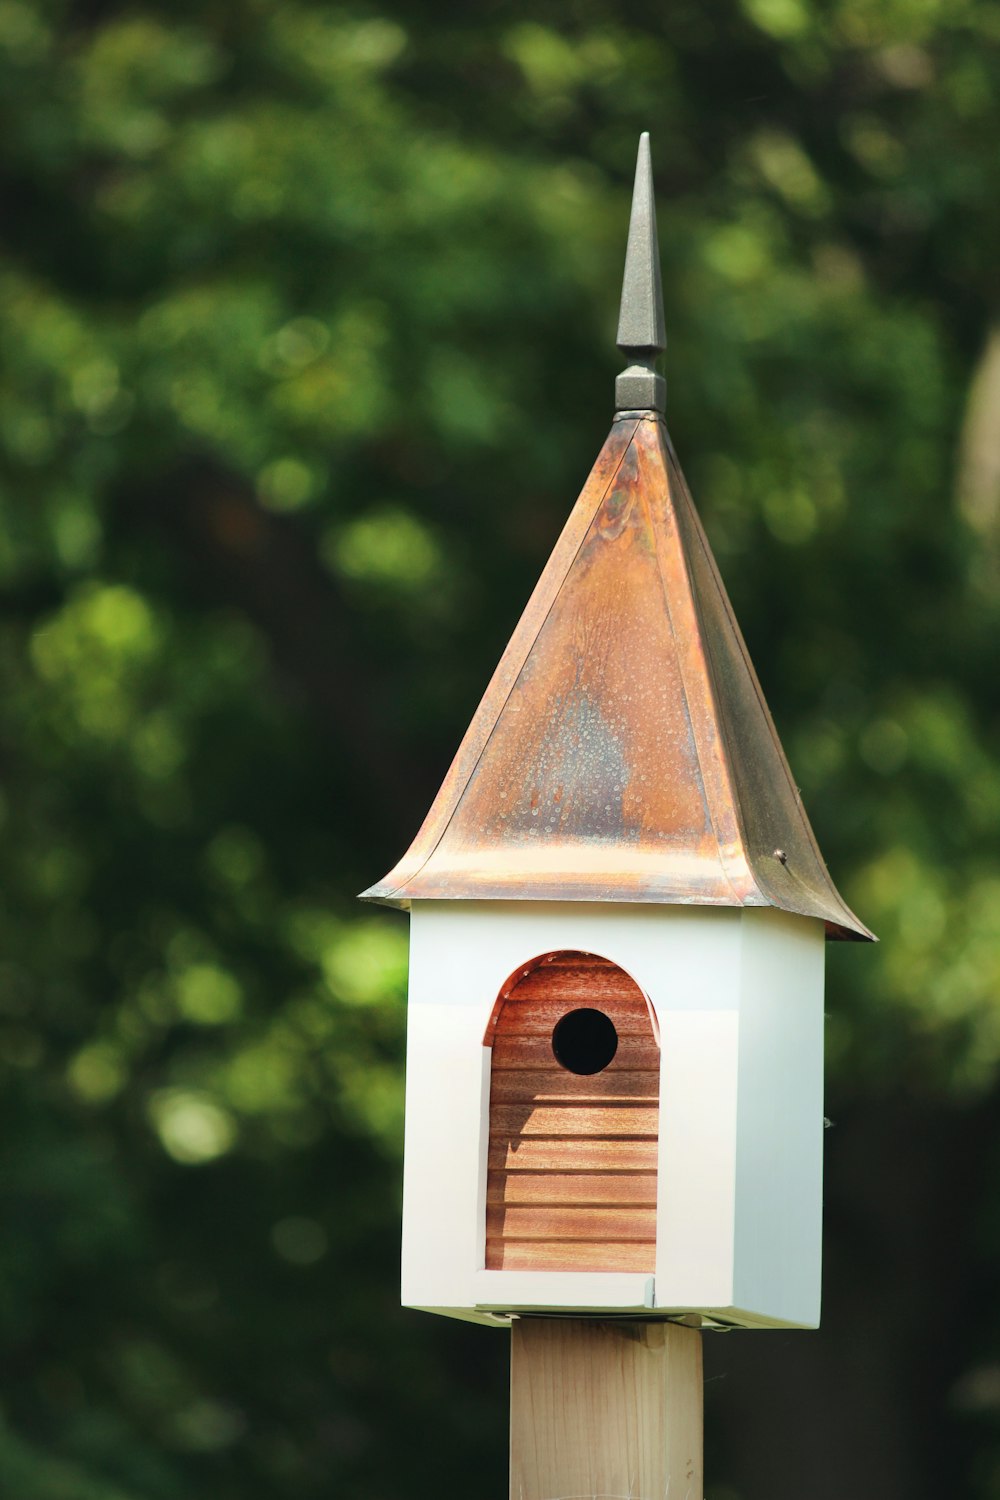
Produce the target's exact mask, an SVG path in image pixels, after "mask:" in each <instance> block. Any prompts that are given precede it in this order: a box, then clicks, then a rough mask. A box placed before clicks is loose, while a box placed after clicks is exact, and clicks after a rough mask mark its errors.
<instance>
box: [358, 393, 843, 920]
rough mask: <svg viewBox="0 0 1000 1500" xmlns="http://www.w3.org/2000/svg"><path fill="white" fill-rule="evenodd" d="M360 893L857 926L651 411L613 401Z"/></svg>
mask: <svg viewBox="0 0 1000 1500" xmlns="http://www.w3.org/2000/svg"><path fill="white" fill-rule="evenodd" d="M364 895H365V896H366V897H367V898H368V899H371V900H377V901H382V902H386V903H389V904H391V905H396V906H407V905H409V903H410V901H411V900H416V899H437V900H440V899H442V898H445V899H448V898H466V899H467V898H476V899H494V900H496V899H513V900H523V899H537V900H542V899H544V900H564V901H565V900H571V901H636V902H670V903H680V904H686V905H714V906H776V907H780V908H782V909H783V910H785V911H790V912H796V913H799V914H801V915H803V916H809V917H819V918H822V919H823V921H824V922H825V923H826V925H827V931H828V933H829V934H830V936H832V937H841V938H855V939H858V938H860V939H864V938H870V937H871V934H870V933H869V932H868V931H867V929H866V928H865V927H864V926H862V924H861V923H860V922H859V921H858V919H857V918H856V917H855V916H854V915H853V913H852V912H850V911H849V910H848V908H847V907H846V906H845V905H844V902H843V901H842V900H841V898H840V896H839V895H838V893H837V890H836V888H835V887H834V885H833V882H832V881H831V879H830V877H829V875H828V874H827V871H826V866H825V865H824V863H823V859H822V856H821V855H820V852H819V849H818V848H817V845H816V841H815V839H814V837H813V834H812V830H811V829H810V827H809V822H808V819H807V818H806V815H805V811H804V809H803V807H802V803H801V800H800V798H799V795H798V792H797V790H796V787H795V784H794V782H793V780H792V777H791V773H790V772H789V769H788V765H787V762H786V761H785V757H784V755H783V753H782V750H781V746H780V744H779V741H778V737H777V734H776V732H775V729H774V725H773V723H772V721H771V716H770V714H769V712H768V709H767V705H766V703H765V702H764V697H763V694H762V693H761V690H760V686H759V684H758V682H757V678H756V676H755V674H754V670H753V667H752V666H751V664H750V659H749V657H748V655H747V652H746V647H745V646H744V643H743V638H742V636H741V635H740V631H739V627H738V626H737V624H736V620H735V618H734V616H733V612H732V607H731V605H730V603H729V600H728V598H727V597H726V593H725V590H724V588H723V586H722V582H721V580H720V578H719V575H718V571H717V569H716V567H715V562H714V560H713V558H712V555H711V552H710V550H709V547H708V543H707V541H706V539H705V536H704V533H703V531H702V529H701V526H700V523H699V521H698V517H697V515H696V513H695V510H694V507H693V505H692V502H691V498H690V496H689V494H688V490H687V486H686V485H685V483H684V480H683V477H682V475H681V472H680V469H679V467H678V465H677V461H676V458H675V457H674V453H673V449H672V447H671V445H670V439H669V437H668V435H667V431H666V427H665V425H664V423H663V420H662V418H660V417H658V416H657V415H656V414H654V413H649V412H646V413H637V414H632V415H628V416H624V417H619V418H618V419H616V421H615V424H614V426H613V427H612V430H611V434H610V436H609V438H608V440H607V442H606V443H605V445H604V448H603V449H602V451H601V454H600V456H599V457H598V460H597V463H596V465H595V466H594V470H593V472H592V474H591V476H590V478H589V480H588V481H587V484H586V486H585V487H584V490H583V493H582V494H581V496H580V498H579V500H578V501H577V503H576V506H575V507H574V509H573V512H572V514H571V515H570V518H569V521H568V522H567V525H566V528H565V530H564V531H563V534H562V536H561V537H560V539H559V541H558V543H557V544H556V547H555V550H554V551H553V553H552V556H551V558H550V559H549V562H548V565H547V566H546V568H545V571H544V573H543V574H542V577H541V579H540V581H539V583H538V586H537V587H536V589H535V592H534V593H533V595H532V597H531V600H530V602H529V604H528V607H527V609H526V610H525V612H524V615H523V616H522V618H521V621H520V623H519V624H518V626H517V629H516V630H515V632H514V635H513V637H512V638H511V641H510V644H509V645H508V647H507V650H506V651H505V653H504V655H503V658H502V659H501V662H500V665H499V666H498V668H497V670H496V673H495V674H494V677H493V680H492V682H491V683H490V685H489V687H488V689H487V691H486V695H485V697H484V698H483V701H482V703H481V704H480V706H479V708H478V710H477V712H476V715H475V717H474V719H473V721H472V724H471V726H470V728H469V730H468V732H467V733H466V736H465V739H464V740H463V742H462V745H461V747H460V749H459V751H458V754H457V756H456V757H455V760H454V763H453V764H452V767H451V769H450V771H449V772H448V775H447V776H446V778H445V781H444V784H443V786H442V787H441V790H440V792H439V793H438V795H437V797H436V799H435V801H434V804H433V806H432V807H431V810H430V812H429V814H428V816H427V818H426V820H425V822H424V825H423V827H422V828H421V830H420V832H419V833H418V834H417V837H416V839H415V840H414V842H413V844H412V846H411V848H410V849H409V851H408V853H407V854H406V855H405V857H404V858H403V859H402V860H401V861H400V863H399V864H398V865H397V866H396V868H395V869H394V870H393V871H392V872H391V873H390V874H389V875H387V876H386V878H385V879H384V880H383V881H380V882H379V883H378V884H377V885H374V886H372V887H371V889H370V890H368V891H366V892H365V893H364Z"/></svg>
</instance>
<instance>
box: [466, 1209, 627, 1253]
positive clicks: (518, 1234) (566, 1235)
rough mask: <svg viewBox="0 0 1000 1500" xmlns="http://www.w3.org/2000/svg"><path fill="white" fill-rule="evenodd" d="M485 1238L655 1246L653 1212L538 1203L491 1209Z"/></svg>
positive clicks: (488, 1213) (487, 1217)
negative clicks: (641, 1242)
mask: <svg viewBox="0 0 1000 1500" xmlns="http://www.w3.org/2000/svg"><path fill="white" fill-rule="evenodd" d="M486 1234H487V1236H488V1238H491V1239H500V1238H501V1237H502V1238H503V1239H504V1240H505V1241H510V1240H546V1241H549V1240H599V1241H600V1242H601V1243H602V1244H603V1243H606V1242H607V1241H608V1240H620V1241H630V1242H631V1241H633V1240H642V1241H643V1242H644V1243H646V1244H648V1245H652V1244H654V1243H655V1242H656V1210H655V1209H654V1208H635V1207H634V1206H629V1207H628V1208H578V1207H577V1206H576V1205H575V1204H570V1205H566V1204H560V1205H559V1206H557V1207H551V1206H550V1205H543V1204H538V1203H533V1204H531V1206H530V1207H525V1208H509V1207H507V1206H506V1205H505V1206H504V1207H503V1208H490V1209H488V1210H487V1212H486Z"/></svg>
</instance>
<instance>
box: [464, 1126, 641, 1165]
mask: <svg viewBox="0 0 1000 1500" xmlns="http://www.w3.org/2000/svg"><path fill="white" fill-rule="evenodd" d="M491 1134H492V1133H491ZM656 1152H657V1142H656V1141H654V1140H651V1139H648V1138H647V1139H645V1140H638V1141H595V1140H588V1139H587V1138H586V1137H584V1138H583V1139H580V1138H576V1139H574V1138H573V1137H571V1136H567V1137H564V1138H563V1139H562V1140H556V1141H548V1140H538V1139H532V1138H531V1137H528V1138H527V1139H525V1138H524V1137H522V1136H514V1137H510V1136H504V1135H500V1136H498V1137H495V1138H492V1139H491V1140H490V1154H489V1165H490V1167H491V1168H492V1169H494V1170H496V1171H508V1172H515V1171H518V1170H520V1171H522V1172H525V1171H527V1172H655V1171H656Z"/></svg>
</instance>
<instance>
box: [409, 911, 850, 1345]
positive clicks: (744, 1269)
mask: <svg viewBox="0 0 1000 1500" xmlns="http://www.w3.org/2000/svg"><path fill="white" fill-rule="evenodd" d="M558 949H579V950H582V951H585V952H590V953H597V954H600V955H601V956H602V957H604V958H608V959H610V960H611V961H612V962H613V963H616V964H618V965H619V966H620V967H621V968H623V969H624V970H625V971H626V972H627V973H628V974H630V975H631V977H632V978H633V979H634V980H635V981H636V983H637V984H638V985H639V986H640V988H641V989H642V990H643V991H644V992H645V994H646V995H647V997H648V998H649V1000H650V1003H651V1005H652V1007H653V1010H654V1013H655V1016H656V1019H657V1022H658V1025H659V1031H660V1045H661V1052H660V1058H661V1062H660V1141H659V1161H658V1203H657V1243H656V1272H655V1276H646V1275H638V1274H636V1275H631V1274H624V1273H618V1272H614V1273H601V1272H568V1271H566V1272H564V1271H487V1270H485V1269H484V1261H485V1217H486V1209H485V1203H486V1157H487V1145H488V1139H489V1088H490V1061H491V1053H490V1049H489V1048H488V1047H485V1046H484V1045H483V1037H484V1034H485V1032H486V1027H487V1022H488V1020H489V1018H490V1013H491V1011H492V1009H493V1006H494V1004H495V1002H496V999H497V996H498V994H499V992H500V989H501V987H502V986H503V984H504V982H505V981H506V980H507V979H508V977H509V976H510V975H511V974H512V973H513V972H514V970H515V969H517V968H518V967H519V966H520V965H522V964H525V963H526V962H528V961H529V960H530V959H532V958H535V957H537V956H539V955H540V954H543V953H549V952H553V951H555V950H558ZM823 959H824V933H823V926H822V923H821V922H819V921H817V920H814V919H812V918H806V917H797V916H790V915H788V914H787V913H785V912H780V911H776V910H773V909H771V908H757V909H752V910H751V909H733V908H728V907H681V906H665V905H663V906H638V905H610V904H609V905H601V904H597V903H589V902H587V903H584V902H566V903H554V902H541V901H524V902H507V901H489V902H474V901H426V902H414V904H413V910H412V914H411V943H410V998H409V1021H408V1042H407V1081H406V1149H405V1167H404V1189H403V1288H402V1290H403V1302H404V1304H405V1305H407V1306H410V1307H419V1308H425V1309H427V1310H428V1311H433V1312H440V1313H446V1314H449V1315H451V1316H453V1317H459V1318H469V1319H472V1320H474V1321H478V1322H483V1323H491V1322H500V1321H506V1315H509V1314H510V1313H512V1312H517V1311H537V1312H542V1311H553V1312H557V1311H558V1312H575V1313H588V1312H593V1313H603V1314H605V1315H609V1314H611V1315H614V1314H619V1315H621V1314H626V1313H637V1314H641V1315H643V1316H644V1317H647V1318H648V1317H650V1316H656V1315H657V1314H659V1315H662V1316H665V1317H679V1316H684V1315H687V1314H701V1315H702V1316H704V1317H707V1318H710V1319H713V1320H716V1321H718V1322H720V1323H724V1324H728V1325H732V1324H737V1325H742V1326H745V1327H783V1328H788V1327H792V1328H815V1327H816V1326H817V1325H818V1323H819V1308H820V1268H821V1220H822V1173H823V1163H822V1147H823Z"/></svg>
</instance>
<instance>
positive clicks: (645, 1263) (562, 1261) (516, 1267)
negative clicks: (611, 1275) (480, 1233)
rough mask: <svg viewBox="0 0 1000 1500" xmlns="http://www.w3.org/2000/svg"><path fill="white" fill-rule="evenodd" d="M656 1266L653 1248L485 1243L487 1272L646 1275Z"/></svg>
mask: <svg viewBox="0 0 1000 1500" xmlns="http://www.w3.org/2000/svg"><path fill="white" fill-rule="evenodd" d="M655 1265H656V1255H655V1246H653V1245H647V1244H645V1243H644V1242H642V1241H641V1240H640V1241H636V1242H635V1243H634V1244H627V1243H623V1244H615V1243H614V1242H612V1241H608V1242H606V1243H605V1244H588V1243H586V1242H585V1241H581V1240H552V1241H550V1242H548V1243H543V1242H542V1241H539V1240H510V1241H508V1240H495V1239H494V1240H487V1242H486V1269H487V1271H648V1272H649V1274H650V1275H652V1274H653V1270H654V1268H655Z"/></svg>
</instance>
